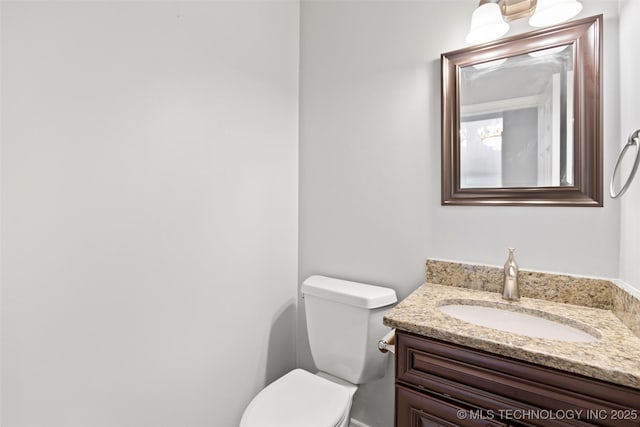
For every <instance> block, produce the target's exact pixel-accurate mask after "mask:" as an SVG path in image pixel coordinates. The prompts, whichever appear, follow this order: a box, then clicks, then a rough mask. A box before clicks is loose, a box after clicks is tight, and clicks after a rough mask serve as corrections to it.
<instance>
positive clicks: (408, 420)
mask: <svg viewBox="0 0 640 427" xmlns="http://www.w3.org/2000/svg"><path fill="white" fill-rule="evenodd" d="M457 426H462V427H465V426H470V427H506V424H504V423H502V422H500V421H497V420H494V419H488V417H483V416H482V415H481V413H480V411H476V410H474V409H471V408H469V407H466V406H459V405H457V404H454V403H451V402H447V401H444V400H440V399H437V398H435V397H432V396H429V395H427V394H424V393H419V392H416V391H414V390H411V389H409V388H406V387H402V386H397V387H396V427H457Z"/></svg>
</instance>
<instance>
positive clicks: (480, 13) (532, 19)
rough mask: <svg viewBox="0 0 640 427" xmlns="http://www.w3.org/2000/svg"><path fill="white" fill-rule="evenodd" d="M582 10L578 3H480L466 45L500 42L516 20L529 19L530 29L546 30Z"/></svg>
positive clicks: (561, 0)
mask: <svg viewBox="0 0 640 427" xmlns="http://www.w3.org/2000/svg"><path fill="white" fill-rule="evenodd" d="M581 10H582V3H580V2H579V1H578V0H480V3H479V4H478V7H477V8H476V10H475V11H474V12H473V15H472V16H471V28H470V30H469V34H467V37H466V41H467V43H469V44H479V43H486V42H489V41H492V40H496V39H499V38H500V37H502V36H503V35H505V34H506V33H507V31H509V22H511V21H514V20H516V19H521V18H529V25H531V26H533V27H546V26H549V25H555V24H559V23H561V22H564V21H567V20H569V19H571V18H573V17H574V16H576V15H577V14H578V13H580V11H581Z"/></svg>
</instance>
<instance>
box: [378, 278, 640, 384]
mask: <svg viewBox="0 0 640 427" xmlns="http://www.w3.org/2000/svg"><path fill="white" fill-rule="evenodd" d="M470 300H471V301H470ZM457 303H462V304H465V303H467V304H468V303H473V304H474V305H484V306H503V305H505V304H508V305H509V307H508V308H509V309H512V310H513V311H521V312H527V311H529V312H531V311H536V312H537V313H539V314H538V315H540V316H541V317H547V318H549V319H551V320H556V321H558V319H559V318H561V320H562V322H563V323H567V324H568V325H570V326H573V327H576V328H578V329H582V330H583V331H586V332H589V333H591V334H592V335H595V336H597V337H598V339H597V340H595V341H592V342H566V341H556V340H550V339H544V338H532V337H528V336H525V335H518V334H514V333H509V332H504V331H501V330H497V329H492V328H487V327H483V326H478V325H475V324H472V323H468V322H465V321H463V320H459V319H456V318H454V317H451V316H449V315H447V314H444V313H443V312H442V311H440V310H439V309H438V307H439V306H442V305H446V304H457ZM540 312H542V314H540ZM544 313H546V314H544ZM384 324H385V325H387V326H390V327H393V328H397V329H400V330H404V331H407V332H413V333H416V334H419V335H423V336H426V337H431V338H435V339H439V340H443V341H447V342H451V343H454V344H460V345H463V346H467V347H471V348H475V349H479V350H485V351H488V352H491V353H495V354H499V355H503V356H507V357H512V358H514V359H518V360H523V361H527V362H531V363H535V364H539V365H543V366H547V367H551V368H556V369H561V370H564V371H568V372H573V373H576V374H580V375H584V376H588V377H592V378H596V379H600V380H604V381H609V382H612V383H617V384H621V385H625V386H629V387H634V388H638V389H640V337H638V336H636V335H635V334H634V333H633V332H632V331H631V330H630V329H629V328H628V327H627V326H626V325H625V324H624V323H622V322H621V320H620V319H619V318H618V317H616V316H615V315H614V314H613V313H612V312H611V311H610V310H606V309H601V308H593V307H585V306H580V305H572V304H566V303H561V302H554V301H547V300H543V299H535V298H521V299H520V301H517V302H508V301H505V300H503V299H502V296H501V294H498V293H496V292H486V291H482V290H476V289H468V288H462V287H455V286H447V285H439V284H432V283H425V284H424V285H422V286H421V287H420V288H418V289H417V290H415V291H414V292H413V293H412V294H411V295H409V297H407V298H406V299H405V300H404V301H402V302H401V303H400V304H398V305H397V306H396V307H395V308H393V309H392V310H390V311H389V312H388V313H387V314H386V316H385V317H384Z"/></svg>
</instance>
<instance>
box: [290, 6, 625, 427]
mask: <svg viewBox="0 0 640 427" xmlns="http://www.w3.org/2000/svg"><path fill="white" fill-rule="evenodd" d="M584 3H585V8H584V10H583V12H582V13H581V15H580V17H586V16H590V15H595V14H598V13H604V14H605V24H604V26H605V28H604V43H605V47H604V111H605V118H604V130H605V176H609V173H610V170H611V166H612V163H613V161H614V160H615V154H616V151H617V149H618V144H617V141H618V140H619V125H618V110H619V97H618V86H617V78H618V65H617V64H618V56H617V38H618V28H617V7H618V6H617V1H596V0H594V1H585V2H584ZM476 6H477V1H474V0H457V1H453V0H440V1H438V0H431V1H366V2H350V1H322V2H318V1H303V2H302V6H301V21H300V22H301V74H300V94H301V98H300V137H301V140H300V170H301V174H300V219H299V220H300V250H299V256H300V260H299V276H300V277H299V280H302V279H304V278H305V277H307V276H308V275H310V274H315V273H321V274H326V275H330V276H336V277H342V278H347V279H352V280H359V281H364V282H370V283H373V284H381V285H388V286H392V287H394V288H395V289H396V290H397V293H398V295H399V297H400V298H404V297H405V296H406V295H408V294H409V293H410V292H411V291H413V290H414V289H415V288H416V287H417V286H418V285H420V283H421V282H422V281H423V280H424V279H423V277H424V260H425V258H427V257H434V258H445V259H455V260H465V261H474V262H480V263H487V264H493V265H500V264H502V263H504V261H505V260H506V256H507V247H509V246H513V247H515V248H517V259H518V261H519V263H520V265H521V267H522V268H526V269H541V270H547V271H560V272H567V273H578V274H587V275H596V276H605V277H616V276H617V271H618V250H619V232H618V227H619V225H618V223H619V206H618V204H617V203H611V202H610V201H609V200H605V207H604V208H548V207H547V208H529V207H462V206H446V207H443V206H441V205H440V54H441V53H442V52H445V51H448V50H453V49H457V48H460V47H463V46H465V43H464V37H465V35H466V32H467V30H468V25H469V20H470V17H471V13H472V12H473V10H474V8H475V7H476ZM611 141H614V143H612V142H611ZM304 328H305V321H304V310H303V309H301V310H299V329H298V331H299V332H298V340H297V348H298V363H299V364H300V365H301V366H303V367H307V368H309V369H313V362H312V359H311V357H310V354H309V351H308V344H307V337H306V331H305V329H304ZM392 375H393V370H392V369H390V371H389V373H388V375H387V376H386V377H385V379H383V380H381V381H379V382H377V383H373V384H369V385H365V386H363V387H362V388H361V389H360V391H359V392H358V394H357V396H356V400H355V403H354V410H353V411H354V412H353V415H354V416H355V418H357V419H359V420H361V421H364V422H366V423H368V424H370V425H371V426H391V425H393V387H392V382H393V378H392Z"/></svg>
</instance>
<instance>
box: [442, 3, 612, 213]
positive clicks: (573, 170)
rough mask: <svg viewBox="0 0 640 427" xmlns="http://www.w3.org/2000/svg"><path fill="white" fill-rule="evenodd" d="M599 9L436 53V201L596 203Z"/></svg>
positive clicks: (599, 187) (599, 188)
mask: <svg viewBox="0 0 640 427" xmlns="http://www.w3.org/2000/svg"><path fill="white" fill-rule="evenodd" d="M601 41H602V15H599V16H594V17H590V18H586V19H582V20H577V21H572V22H569V23H566V24H562V25H558V26H555V27H549V28H545V29H542V30H538V31H533V32H530V33H526V34H522V35H517V36H513V37H509V38H505V39H502V40H498V41H495V42H490V43H486V44H483V45H479V46H472V47H469V48H465V49H461V50H456V51H452V52H448V53H443V54H442V56H441V62H442V205H536V206H595V207H598V206H602V203H603V178H602V83H601V82H602V73H601V61H602V43H601Z"/></svg>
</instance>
